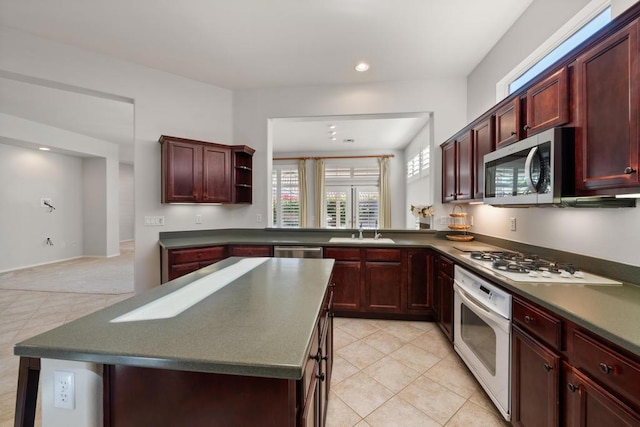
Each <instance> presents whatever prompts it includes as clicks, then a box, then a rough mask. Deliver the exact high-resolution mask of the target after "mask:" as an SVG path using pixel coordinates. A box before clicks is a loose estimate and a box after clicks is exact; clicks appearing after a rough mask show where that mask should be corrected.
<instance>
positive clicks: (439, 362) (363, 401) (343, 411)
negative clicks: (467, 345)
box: [327, 318, 509, 427]
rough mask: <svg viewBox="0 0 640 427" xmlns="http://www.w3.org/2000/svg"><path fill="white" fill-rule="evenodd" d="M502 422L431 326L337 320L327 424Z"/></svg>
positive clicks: (426, 426) (386, 426)
mask: <svg viewBox="0 0 640 427" xmlns="http://www.w3.org/2000/svg"><path fill="white" fill-rule="evenodd" d="M506 425H509V424H508V423H506V422H505V421H504V420H503V419H502V417H501V416H500V415H499V413H498V411H497V410H496V409H495V407H494V406H493V403H492V402H491V401H490V400H489V398H488V397H487V396H486V394H485V393H484V391H483V390H482V388H481V387H480V385H479V384H478V382H477V381H476V380H475V378H474V377H473V376H472V375H471V373H470V372H469V370H468V369H467V368H466V366H465V365H464V364H463V363H462V361H461V360H460V358H459V357H458V355H457V353H455V352H454V351H453V348H452V346H451V344H450V343H449V341H448V340H447V339H446V338H445V337H444V335H443V334H442V332H441V331H440V330H439V329H438V327H437V326H436V325H435V324H433V323H426V322H403V321H389V320H367V319H345V318H335V323H334V364H333V376H332V380H331V392H330V394H329V406H328V415H327V427H352V426H356V427H367V426H371V427H393V426H398V427H400V426H402V427H412V426H420V427H430V426H448V427H454V426H460V427H462V426H506Z"/></svg>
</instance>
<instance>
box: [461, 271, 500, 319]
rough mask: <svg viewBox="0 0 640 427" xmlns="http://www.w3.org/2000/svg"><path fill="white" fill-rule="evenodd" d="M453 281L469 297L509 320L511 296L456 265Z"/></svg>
mask: <svg viewBox="0 0 640 427" xmlns="http://www.w3.org/2000/svg"><path fill="white" fill-rule="evenodd" d="M453 275H454V281H455V282H456V283H457V284H458V286H459V287H460V288H461V289H462V290H463V291H464V292H465V293H467V294H468V295H469V296H471V297H472V298H473V299H475V300H476V301H477V302H479V303H480V304H482V305H484V306H485V307H486V308H488V309H490V310H491V311H493V312H496V313H498V314H500V315H501V316H502V317H504V318H505V319H511V294H509V293H508V292H506V291H504V290H502V289H500V288H499V287H497V286H496V285H494V284H492V283H490V282H488V281H486V280H485V279H483V278H481V277H479V276H476V275H475V274H473V273H471V272H470V271H467V270H465V269H463V268H462V267H460V266H458V265H456V266H454V273H453Z"/></svg>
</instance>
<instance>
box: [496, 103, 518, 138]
mask: <svg viewBox="0 0 640 427" xmlns="http://www.w3.org/2000/svg"><path fill="white" fill-rule="evenodd" d="M495 114H496V148H501V147H504V146H505V145H508V144H511V143H512V142H516V141H519V140H520V139H522V135H523V130H522V117H521V116H520V98H519V97H515V98H513V99H511V100H509V101H508V102H505V103H504V104H502V105H500V106H498V108H497V109H496V112H495Z"/></svg>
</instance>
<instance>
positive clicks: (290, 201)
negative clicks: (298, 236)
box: [271, 167, 300, 228]
mask: <svg viewBox="0 0 640 427" xmlns="http://www.w3.org/2000/svg"><path fill="white" fill-rule="evenodd" d="M271 185H272V187H271V188H272V209H273V222H272V225H273V226H274V227H283V228H287V227H289V228H291V227H300V188H299V183H298V169H297V168H295V169H294V168H293V167H291V168H290V169H289V168H281V169H275V170H274V171H273V174H272V184H271Z"/></svg>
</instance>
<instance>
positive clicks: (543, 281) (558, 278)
mask: <svg viewBox="0 0 640 427" xmlns="http://www.w3.org/2000/svg"><path fill="white" fill-rule="evenodd" d="M462 256H463V257H465V258H468V259H469V261H471V262H472V263H474V264H476V265H479V266H482V267H484V268H486V269H487V270H490V271H492V272H493V273H495V274H498V275H501V276H504V277H506V278H507V279H510V280H512V281H514V282H522V283H529V284H532V285H546V286H549V285H565V286H571V285H576V286H586V285H590V286H620V285H622V282H618V281H616V280H612V279H608V278H606V277H602V276H597V275H595V274H591V273H587V272H586V271H581V270H580V271H576V272H574V273H573V274H572V273H569V272H568V271H565V270H562V269H560V270H561V271H560V273H550V272H548V271H531V272H528V273H520V272H512V271H505V270H502V269H498V268H494V267H493V263H492V261H487V260H482V259H475V258H472V257H471V254H464V255H462Z"/></svg>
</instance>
